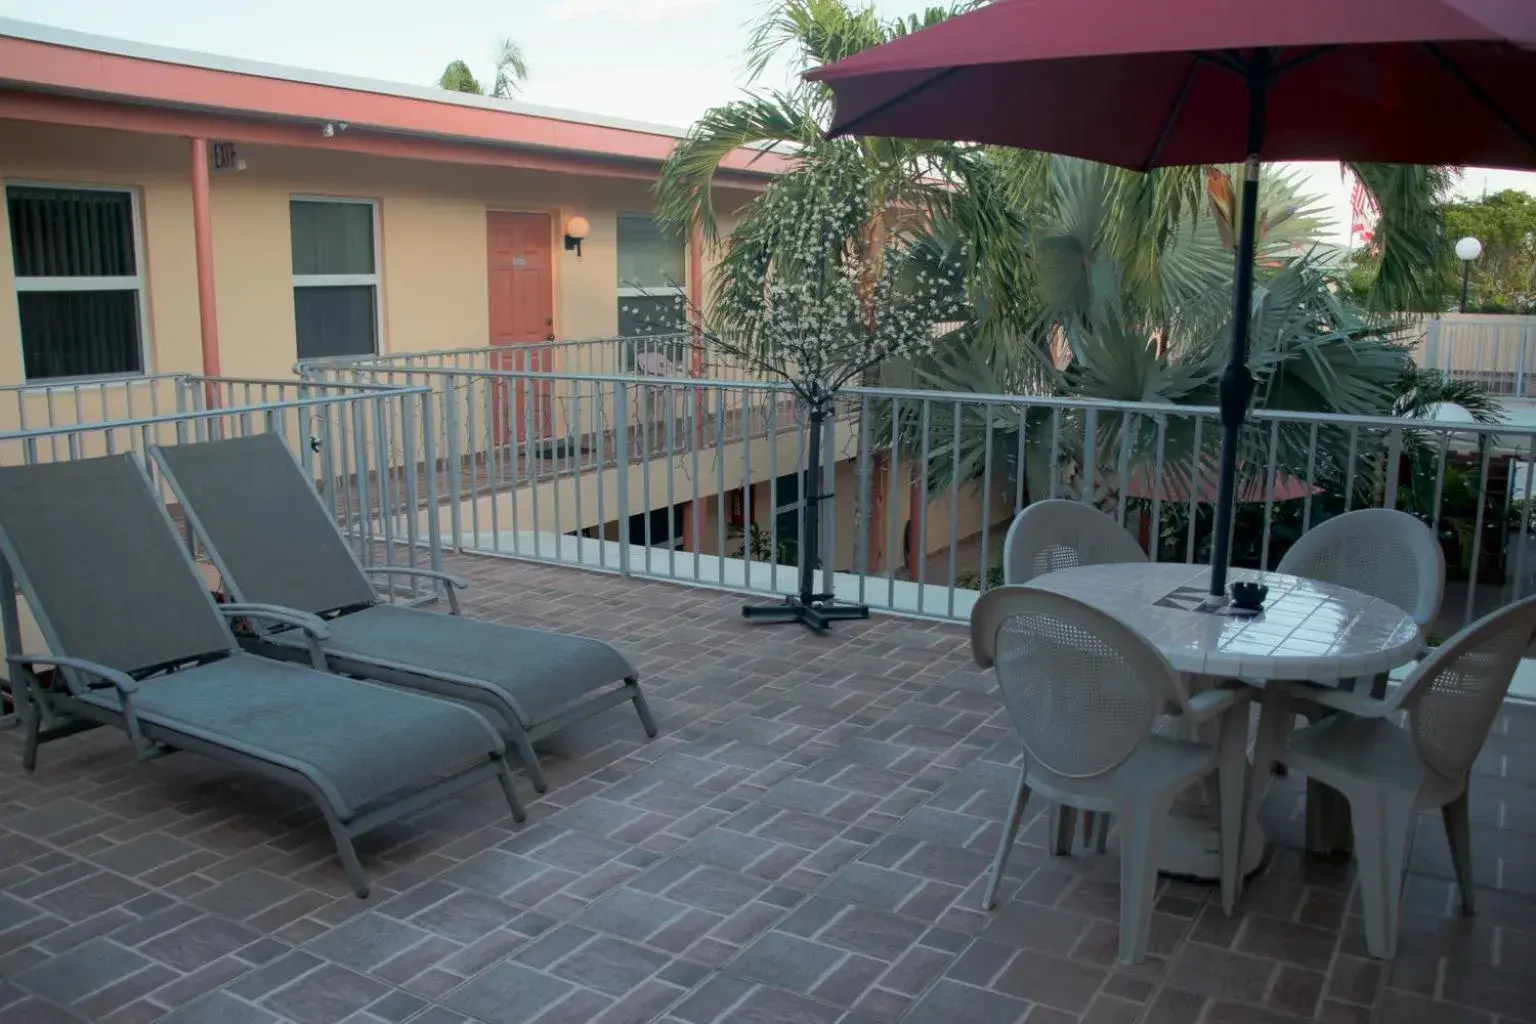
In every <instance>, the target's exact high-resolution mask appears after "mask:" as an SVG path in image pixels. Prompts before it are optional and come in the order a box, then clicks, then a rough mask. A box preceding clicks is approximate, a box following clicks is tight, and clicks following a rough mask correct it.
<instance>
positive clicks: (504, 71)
mask: <svg viewBox="0 0 1536 1024" xmlns="http://www.w3.org/2000/svg"><path fill="white" fill-rule="evenodd" d="M492 73H493V75H494V76H495V77H494V78H493V79H492V84H491V91H490V95H491V96H492V97H493V98H495V99H500V100H504V99H508V98H510V97H511V96H514V95H516V93H517V92H518V90H519V89H521V88H522V85H523V83H524V82H525V81H527V80H528V61H527V58H525V57H524V55H523V48H522V47H521V46H519V45H518V44H517V43H516V42H514V41H513V40H512V39H510V38H505V37H504V38H502V40H501V41H500V42H498V43H497V44H496V54H495V57H494V65H493V70H492ZM436 85H437V87H438V88H439V89H447V90H448V91H449V92H467V93H471V94H473V95H475V96H484V95H486V91H485V86H484V85H482V84H481V83H480V80H479V79H478V78H476V77H475V73H474V72H473V71H471V70H470V69H469V65H468V64H466V63H465V62H464V61H462V60H455V61H450V62H449V63H448V66H447V67H445V68H443V73H442V74H441V75H438V76H437V83H436Z"/></svg>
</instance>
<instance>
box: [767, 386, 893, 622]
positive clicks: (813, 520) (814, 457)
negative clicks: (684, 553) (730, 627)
mask: <svg viewBox="0 0 1536 1024" xmlns="http://www.w3.org/2000/svg"><path fill="white" fill-rule="evenodd" d="M802 397H803V398H804V401H805V403H806V405H807V407H808V408H809V410H810V423H809V424H808V425H807V430H806V432H807V433H808V434H809V435H810V438H809V445H810V451H809V453H808V454H807V456H806V460H805V467H806V468H805V471H804V473H803V474H802V476H801V480H802V489H801V492H800V493H801V495H802V500H801V502H800V508H801V510H802V516H801V518H802V523H801V526H802V530H801V537H802V543H801V545H800V552H799V554H800V559H799V560H800V592H799V593H797V594H791V595H790V596H788V597H786V598H784V599H783V600H782V601H780V602H779V603H778V604H759V605H752V604H749V605H747V606H746V607H744V608H742V610H741V617H742V618H744V619H758V620H760V621H763V622H798V623H800V624H801V625H802V626H805V627H806V628H808V629H812V630H815V631H816V632H817V633H825V632H826V631H827V629H828V627H830V626H831V625H832V623H834V622H842V621H846V620H848V619H867V618H869V607H868V606H867V605H862V604H847V603H844V604H839V603H838V601H837V598H835V597H833V596H832V595H831V594H818V593H816V592H815V588H816V565H817V563H818V562H819V561H820V559H819V558H818V557H817V554H816V547H817V543H818V541H819V540H820V538H821V530H820V522H821V520H820V512H821V503H822V502H823V501H825V500H827V498H829V497H831V495H828V494H823V493H822V491H821V474H822V469H823V467H822V464H821V433H822V431H823V430H824V429H826V423H827V413H828V405H829V403H830V400H831V399H830V396H829V395H828V394H827V393H826V392H825V391H822V390H821V389H820V388H819V387H817V388H813V389H812V390H811V393H810V395H809V396H802ZM831 579H832V573H831V571H830V570H829V571H827V572H826V573H825V574H823V576H822V580H823V582H822V586H827V584H828V582H829V581H830V580H831Z"/></svg>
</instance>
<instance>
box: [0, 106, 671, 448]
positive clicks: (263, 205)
mask: <svg viewBox="0 0 1536 1024" xmlns="http://www.w3.org/2000/svg"><path fill="white" fill-rule="evenodd" d="M239 155H240V157H241V158H242V159H243V160H244V161H245V164H246V169H245V170H243V171H221V172H215V173H214V174H212V176H211V187H210V202H211V208H212V218H213V235H214V239H213V247H214V268H215V288H216V291H217V298H218V324H219V340H220V361H221V364H222V365H221V369H222V372H223V373H224V375H226V376H263V377H270V376H279V377H286V376H288V375H289V372H290V369H291V367H292V365H293V363H294V361H295V359H296V358H297V352H296V348H295V333H294V332H295V328H294V306H293V292H292V288H293V285H292V262H291V250H290V238H289V214H288V202H289V199H290V198H291V197H294V196H309V197H322V196H335V197H341V198H349V199H367V200H372V201H374V202H376V203H377V209H378V231H377V237H376V244H377V246H378V250H379V253H380V261H379V264H380V288H381V290H382V296H383V298H382V307H383V317H382V322H381V330H380V338H379V346H380V350H381V351H383V352H408V351H425V350H431V349H442V348H475V347H480V346H483V345H485V344H486V341H487V337H488V333H489V322H488V299H487V283H486V282H487V271H486V213H487V212H488V211H522V212H536V213H546V214H548V215H549V217H550V231H551V250H552V252H551V255H552V264H553V266H552V270H553V287H554V296H555V301H554V319H555V324H554V332H555V334H556V335H557V336H558V337H560V338H589V337H601V336H605V335H612V334H615V333H616V332H617V329H618V302H617V298H616V287H617V280H618V256H617V246H616V241H617V218H618V215H619V214H620V213H628V212H636V213H644V212H649V211H652V210H654V208H655V200H654V197H653V195H652V192H651V185H650V183H649V182H646V181H638V180H627V179H609V178H597V177H591V176H580V175H571V174H551V173H546V172H531V171H518V170H509V169H499V168H487V167H469V166H460V165H451V164H435V163H428V162H425V161H411V160H398V159H386V158H381V157H371V156H364V155H359V154H353V153H342V152H326V151H324V150H320V149H284V148H277V147H261V146H247V145H241V146H240V147H239ZM189 160H190V143H189V141H188V140H186V139H182V138H171V137H164V136H150V135H142V134H137V133H131V132H118V131H109V130H102V129H93V128H76V127H71V126H64V125H45V124H34V123H29V122H19V121H5V120H0V182H3V183H19V182H26V183H33V184H56V185H105V186H118V187H124V188H129V189H132V190H134V191H135V192H136V193H137V196H138V201H139V209H140V225H139V229H140V231H141V234H142V240H141V247H142V248H141V251H142V252H143V254H144V273H145V279H146V302H147V306H148V316H147V320H148V325H149V326H148V333H149V337H148V339H147V345H146V348H147V352H148V366H147V370H149V371H150V372H160V373H176V372H200V371H201V370H202V355H201V341H200V333H199V327H198V301H197V269H196V260H195V255H194V248H193V220H192V193H191V177H190V172H189ZM578 214H579V215H580V216H582V217H585V218H586V219H587V220H588V221H589V222H590V224H591V231H590V234H589V236H588V237H587V239H586V241H585V242H584V243H583V245H582V253H581V255H580V256H579V257H578V256H577V255H576V253H574V252H567V251H565V249H564V246H563V245H562V244H561V238H562V236H563V234H564V225H565V222H566V220H567V218H568V217H570V216H573V215H578ZM4 217H5V212H4V210H3V209H0V229H3V235H4V238H5V243H4V244H3V245H0V387H3V386H6V385H14V384H20V383H22V382H23V380H22V376H23V375H22V357H21V339H20V324H19V317H18V312H17V306H16V291H15V286H14V277H13V267H12V258H11V246H10V244H9V240H10V232H9V224H8V223H5V220H4ZM12 406H14V402H10V401H3V402H0V430H3V429H6V428H8V427H13V426H14V425H15V412H14V408H12ZM29 418H30V419H32V420H33V422H35V421H36V417H29Z"/></svg>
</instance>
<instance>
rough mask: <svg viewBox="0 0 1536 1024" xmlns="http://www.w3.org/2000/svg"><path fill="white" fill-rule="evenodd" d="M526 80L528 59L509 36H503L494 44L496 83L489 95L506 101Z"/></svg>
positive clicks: (520, 47)
mask: <svg viewBox="0 0 1536 1024" xmlns="http://www.w3.org/2000/svg"><path fill="white" fill-rule="evenodd" d="M527 80H528V58H527V57H526V56H525V55H524V53H523V48H522V46H520V45H519V44H518V43H517V42H516V41H515V40H513V39H512V38H511V37H510V36H503V37H502V38H501V41H500V42H498V43H497V44H496V82H495V84H494V85H492V86H491V95H492V96H494V97H496V98H497V99H507V98H508V97H510V96H512V95H513V94H514V93H516V92H517V91H518V90H519V89H520V88H522V84H523V83H524V82H526V81H527Z"/></svg>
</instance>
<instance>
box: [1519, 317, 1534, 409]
mask: <svg viewBox="0 0 1536 1024" xmlns="http://www.w3.org/2000/svg"><path fill="white" fill-rule="evenodd" d="M1531 336H1532V326H1531V324H1529V323H1527V324H1526V325H1525V329H1524V330H1522V331H1521V332H1520V354H1519V355H1518V356H1517V357H1516V358H1515V397H1516V398H1526V397H1529V396H1527V395H1526V393H1525V360H1526V356H1527V355H1528V354H1529V352H1530V350H1531Z"/></svg>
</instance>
